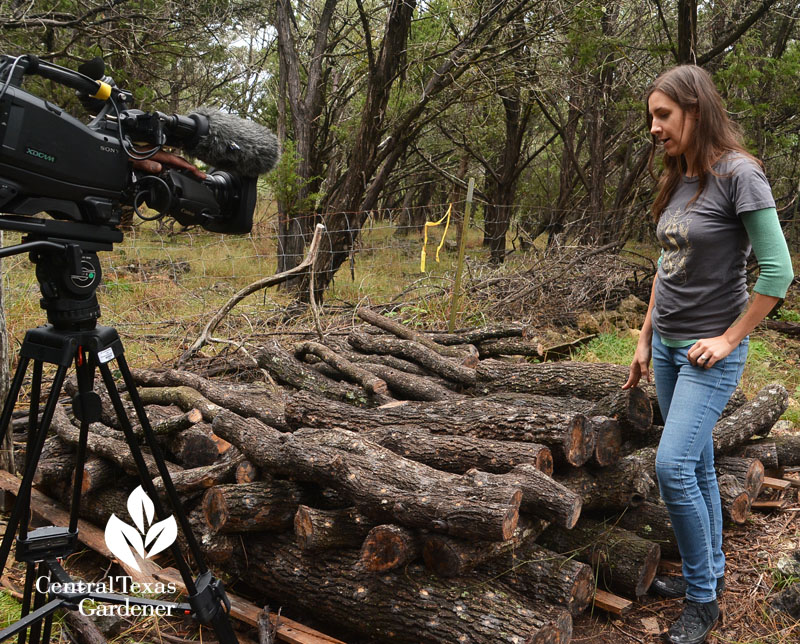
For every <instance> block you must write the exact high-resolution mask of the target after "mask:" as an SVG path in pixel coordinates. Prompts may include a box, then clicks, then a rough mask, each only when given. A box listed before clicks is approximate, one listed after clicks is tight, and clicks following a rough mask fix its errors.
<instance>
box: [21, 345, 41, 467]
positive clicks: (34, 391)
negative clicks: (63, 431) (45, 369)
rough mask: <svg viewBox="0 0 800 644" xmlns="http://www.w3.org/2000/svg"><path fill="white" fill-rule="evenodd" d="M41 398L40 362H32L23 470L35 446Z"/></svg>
mask: <svg viewBox="0 0 800 644" xmlns="http://www.w3.org/2000/svg"><path fill="white" fill-rule="evenodd" d="M41 396H42V362H41V361H40V360H34V362H33V374H32V375H31V396H30V398H31V404H30V408H29V410H28V443H27V446H26V448H25V468H26V469H27V467H28V463H29V462H30V458H31V454H32V451H33V446H34V445H35V444H36V432H37V431H38V429H39V400H40V398H41Z"/></svg>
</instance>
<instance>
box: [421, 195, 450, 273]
mask: <svg viewBox="0 0 800 644" xmlns="http://www.w3.org/2000/svg"><path fill="white" fill-rule="evenodd" d="M452 211H453V204H450V207H449V208H448V209H447V213H446V214H445V216H444V217H442V218H441V219H440V220H439V221H426V222H425V230H424V233H425V234H424V235H423V238H422V257H421V258H420V262H419V272H420V273H424V272H425V255H426V248H427V246H428V226H438V225H440V224H441V223H442V222H443V221H444V220H445V219H446V220H447V223H446V224H445V225H444V232H443V233H442V241H441V242H439V246H438V247H437V248H436V261H437V262H438V261H439V251H440V250H442V246H444V238H445V237H446V236H447V229H448V228H450V213H451V212H452Z"/></svg>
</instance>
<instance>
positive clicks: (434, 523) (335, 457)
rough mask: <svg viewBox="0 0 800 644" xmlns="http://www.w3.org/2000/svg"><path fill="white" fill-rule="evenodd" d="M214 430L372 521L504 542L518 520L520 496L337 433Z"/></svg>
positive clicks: (236, 422) (226, 417)
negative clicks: (324, 488)
mask: <svg viewBox="0 0 800 644" xmlns="http://www.w3.org/2000/svg"><path fill="white" fill-rule="evenodd" d="M214 430H215V431H216V432H217V434H219V435H220V436H223V437H224V438H225V439H226V440H229V441H230V442H231V443H233V444H234V445H236V446H237V447H238V448H239V449H241V450H242V451H243V452H244V453H245V454H246V455H247V457H248V458H249V459H250V460H251V461H253V462H254V463H256V464H257V465H259V466H261V467H264V468H265V469H267V470H270V471H273V472H274V473H275V474H277V475H284V476H291V477H292V478H294V479H297V480H309V481H315V482H317V483H318V484H322V485H329V486H331V487H333V488H334V489H336V490H338V491H340V492H342V493H343V494H344V495H345V496H347V497H349V498H350V499H351V500H352V501H353V503H354V505H356V507H358V508H359V510H360V511H362V512H363V513H364V514H367V515H368V516H371V517H372V518H373V519H374V520H376V521H378V522H385V523H399V524H401V525H404V526H406V527H410V528H424V529H429V530H434V531H437V532H445V533H447V534H452V535H454V536H463V537H466V538H476V539H488V540H492V539H494V540H502V539H507V538H509V536H510V535H511V534H512V533H513V531H514V528H515V527H516V525H517V521H518V520H519V504H520V501H521V498H522V492H521V491H520V490H519V488H514V487H510V486H508V485H498V486H487V485H485V484H482V483H478V482H476V481H474V480H472V479H471V478H469V477H467V476H458V475H456V474H447V473H444V472H440V471H438V470H434V469H432V468H430V467H428V466H426V465H422V464H421V463H416V462H414V461H410V460H408V459H404V458H403V457H401V456H397V455H396V454H394V453H392V452H391V451H389V450H387V449H385V448H383V447H380V446H379V445H376V444H375V443H372V442H370V441H366V440H364V439H363V438H361V437H359V436H358V435H356V434H353V433H351V432H346V431H341V430H320V429H302V430H298V431H296V432H295V433H294V434H280V433H278V432H277V431H274V430H273V431H270V428H268V427H267V426H265V425H263V424H262V423H259V422H258V421H255V420H249V421H245V420H244V419H243V418H241V417H240V416H236V415H235V414H232V413H222V414H220V415H219V416H218V418H217V419H216V420H215V422H214Z"/></svg>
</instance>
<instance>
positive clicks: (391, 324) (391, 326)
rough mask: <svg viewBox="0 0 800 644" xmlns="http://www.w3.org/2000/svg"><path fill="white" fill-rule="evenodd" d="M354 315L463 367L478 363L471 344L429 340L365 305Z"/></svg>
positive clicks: (476, 354)
mask: <svg viewBox="0 0 800 644" xmlns="http://www.w3.org/2000/svg"><path fill="white" fill-rule="evenodd" d="M356 315H358V317H360V318H361V319H362V320H364V321H365V322H369V323H370V324H372V325H373V326H376V327H378V328H379V329H383V330H384V331H388V332H389V333H393V334H394V335H396V336H397V337H398V338H401V339H404V340H412V341H414V342H417V343H418V344H421V345H422V346H423V347H425V348H426V349H430V350H431V351H434V352H435V353H438V354H439V355H440V356H444V357H446V358H454V359H455V360H457V361H458V362H459V363H460V364H462V365H464V366H465V367H470V368H472V369H474V368H475V366H476V365H477V364H478V350H477V349H476V348H475V347H474V346H472V345H461V346H459V347H458V348H456V347H452V346H448V345H444V344H439V343H438V342H436V341H434V340H431V339H430V338H429V337H428V336H426V335H425V334H424V333H420V332H419V331H416V330H414V329H412V328H410V327H407V326H405V325H403V324H400V323H399V322H395V321H394V320H391V319H389V318H387V317H385V316H383V315H381V314H380V313H376V312H375V311H372V310H371V309H368V308H365V307H360V308H359V309H358V310H357V311H356Z"/></svg>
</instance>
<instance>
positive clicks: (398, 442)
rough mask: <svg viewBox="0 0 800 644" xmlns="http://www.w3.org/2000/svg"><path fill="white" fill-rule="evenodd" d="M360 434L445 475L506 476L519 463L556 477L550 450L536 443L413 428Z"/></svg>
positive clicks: (374, 429)
mask: <svg viewBox="0 0 800 644" xmlns="http://www.w3.org/2000/svg"><path fill="white" fill-rule="evenodd" d="M360 434H361V435H362V436H364V437H365V438H367V439H368V440H371V441H373V442H374V443H377V444H378V445H382V446H383V447H386V448H387V449H390V450H392V451H393V452H395V453H396V454H400V455H401V456H404V457H405V458H410V459H411V460H412V461H417V462H419V463H425V464H426V465H430V466H431V467H433V468H436V469H437V470H442V471H444V472H454V473H456V474H463V473H464V472H466V471H467V470H470V469H472V468H475V469H478V470H481V471H484V472H494V473H503V472H508V471H510V470H512V469H513V468H514V467H515V466H517V465H519V464H520V463H531V464H533V465H534V466H535V467H536V468H537V469H539V470H541V471H542V472H544V473H545V474H547V475H548V476H549V475H550V474H552V473H553V456H552V454H551V452H550V450H549V449H548V448H547V447H545V446H544V445H537V444H536V443H525V442H522V441H499V440H490V439H484V438H471V437H469V436H443V435H440V434H432V433H430V432H429V431H428V430H426V429H422V428H421V427H418V426H414V425H403V426H400V427H392V426H386V427H375V428H372V429H369V428H368V429H364V430H363V431H361V432H360Z"/></svg>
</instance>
